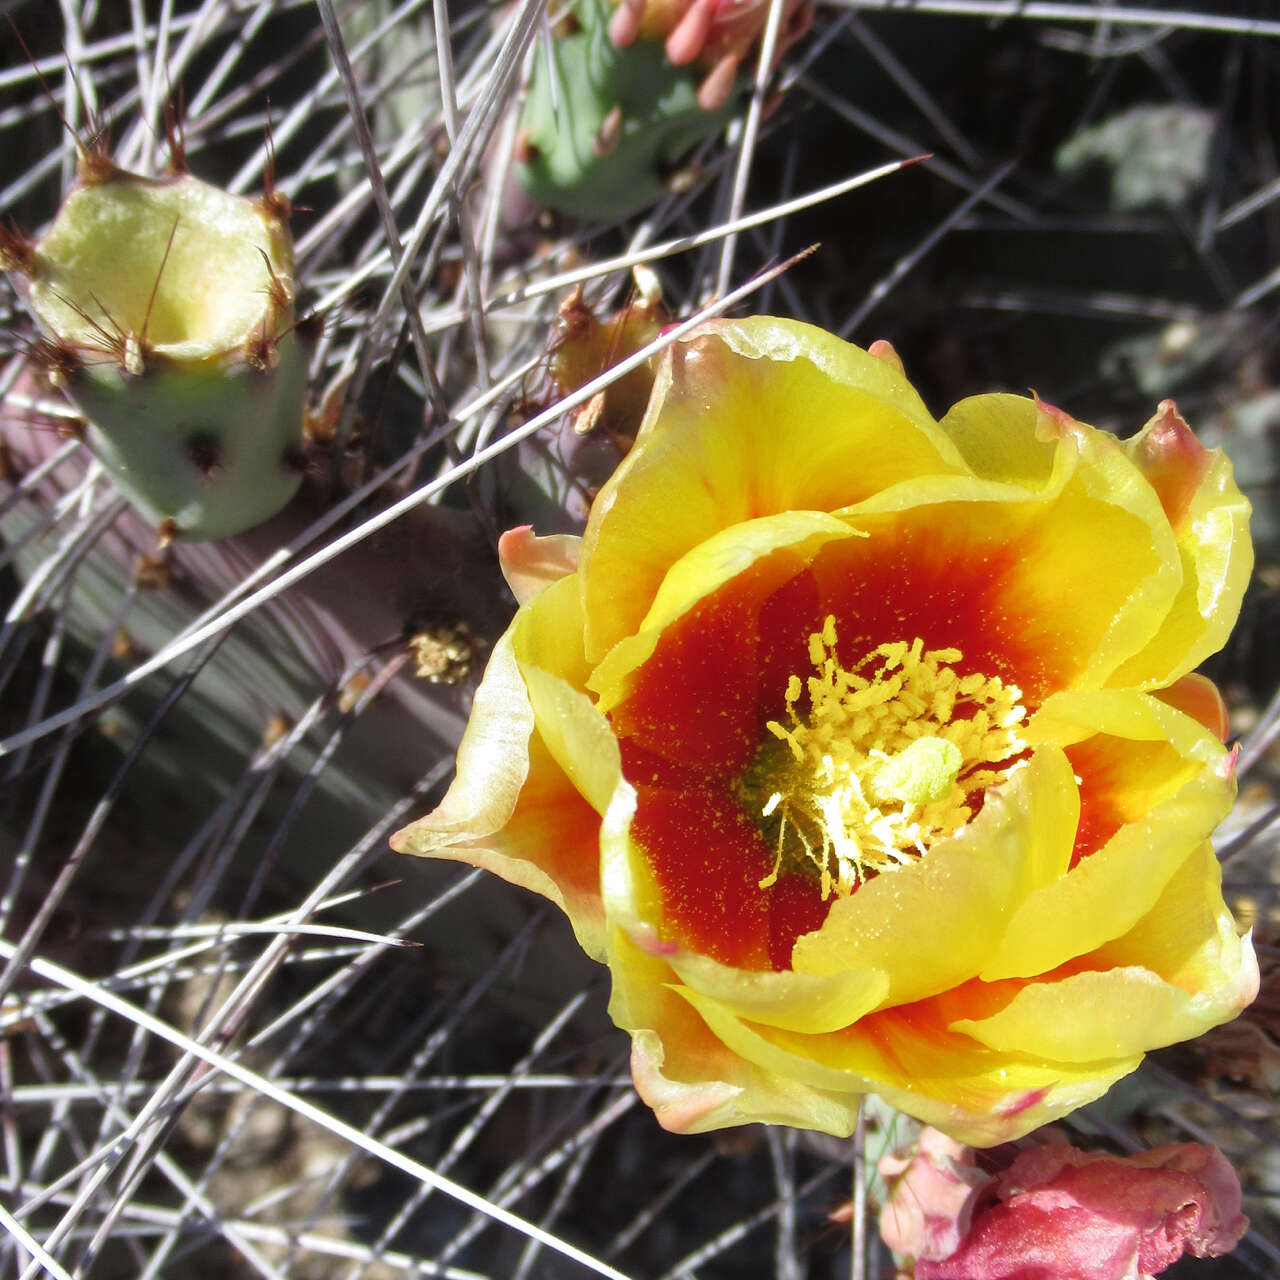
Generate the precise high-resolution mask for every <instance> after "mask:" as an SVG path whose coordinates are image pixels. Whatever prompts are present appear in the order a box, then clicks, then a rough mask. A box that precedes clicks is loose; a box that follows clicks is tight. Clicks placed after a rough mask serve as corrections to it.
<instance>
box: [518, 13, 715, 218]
mask: <svg viewBox="0 0 1280 1280" xmlns="http://www.w3.org/2000/svg"><path fill="white" fill-rule="evenodd" d="M612 12H613V9H612V8H611V7H610V6H609V5H606V4H603V3H601V0H578V2H577V3H576V4H575V5H574V7H573V17H574V19H575V21H576V28H575V29H574V30H572V31H571V32H569V33H568V34H565V35H560V36H558V37H555V38H553V39H552V40H551V41H549V42H548V47H547V48H546V50H545V56H544V53H543V51H539V54H538V55H537V57H536V59H535V63H534V73H533V79H532V83H531V84H530V86H529V96H528V98H527V100H526V102H525V105H524V111H523V114H522V116H521V121H520V124H521V132H520V151H519V155H518V157H517V166H516V175H517V177H518V179H519V181H520V184H521V186H523V187H524V189H525V190H526V191H527V192H528V193H529V195H530V196H531V197H532V198H533V199H534V200H536V201H537V202H538V203H539V204H541V205H544V206H546V207H547V208H551V209H557V210H559V211H560V212H562V213H568V214H573V215H575V216H577V217H583V218H593V219H597V218H604V219H608V218H617V217H621V216H623V215H625V214H627V213H629V212H631V211H633V210H634V209H637V208H639V207H640V206H642V205H644V204H647V203H650V202H651V201H653V200H656V199H657V198H658V197H659V196H661V195H662V193H663V191H664V179H665V178H666V177H667V176H668V175H669V173H671V172H672V171H673V170H675V169H676V168H677V166H678V164H679V162H680V161H681V160H682V159H683V158H684V156H685V155H686V154H687V153H688V151H689V150H690V148H691V147H693V146H694V144H695V143H697V142H698V141H700V140H701V139H702V138H704V137H706V136H707V135H708V134H711V133H714V132H716V131H717V130H718V129H721V128H723V127H724V125H725V124H726V122H727V121H728V120H729V118H730V117H731V115H732V114H733V111H734V108H735V102H734V96H735V95H730V100H729V102H728V103H726V104H725V105H724V106H723V107H721V108H720V109H719V110H716V111H705V110H703V108H702V107H701V106H699V104H698V85H699V80H700V78H701V77H700V74H699V72H698V71H697V69H696V68H693V67H688V66H681V67H676V66H673V65H672V64H671V63H670V61H669V60H668V58H667V55H666V53H665V52H664V50H663V47H662V45H660V44H658V43H656V42H653V41H648V40H638V41H636V42H635V43H634V44H630V45H628V46H627V47H626V48H617V47H616V46H615V45H614V43H613V42H612V40H611V39H610V37H609V18H610V15H611V14H612Z"/></svg>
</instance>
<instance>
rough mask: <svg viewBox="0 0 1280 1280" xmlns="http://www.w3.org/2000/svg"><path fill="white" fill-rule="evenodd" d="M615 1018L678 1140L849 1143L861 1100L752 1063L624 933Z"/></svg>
mask: <svg viewBox="0 0 1280 1280" xmlns="http://www.w3.org/2000/svg"><path fill="white" fill-rule="evenodd" d="M609 967H610V969H611V971H612V973H613V999H612V1000H611V1001H610V1004H609V1016H610V1017H611V1018H612V1019H613V1021H614V1022H615V1023H616V1024H617V1025H618V1026H619V1027H622V1028H623V1029H624V1030H626V1031H629V1032H630V1033H631V1042H632V1047H631V1072H632V1076H633V1078H634V1080H635V1086H636V1092H638V1093H639V1094H640V1097H641V1098H642V1099H644V1101H645V1102H646V1103H648V1105H649V1106H650V1107H652V1108H653V1111H654V1114H655V1115H656V1116H657V1118H658V1122H659V1123H660V1124H661V1125H662V1127H663V1128H664V1129H669V1130H671V1131H672V1132H673V1133H705V1132H707V1131H708V1130H711V1129H721V1128H724V1127H726V1126H728V1125H736V1124H754V1123H760V1122H763V1123H765V1124H787V1125H793V1126H795V1127H796V1128H802V1129H818V1130H820V1131H822V1132H824V1133H834V1134H838V1135H840V1136H841V1137H847V1136H848V1135H849V1134H850V1133H852V1132H853V1127H854V1125H855V1124H856V1123H857V1119H858V1107H859V1104H860V1102H861V1098H860V1097H859V1095H857V1094H851V1093H848V1092H846V1091H844V1090H826V1089H820V1088H817V1089H815V1088H813V1087H811V1086H809V1085H807V1084H804V1083H803V1082H801V1081H798V1080H794V1079H788V1078H786V1077H785V1076H778V1075H775V1074H773V1073H772V1072H769V1071H766V1070H762V1069H761V1068H760V1067H757V1066H755V1065H753V1064H752V1063H750V1062H748V1061H746V1060H745V1059H744V1058H742V1057H741V1056H740V1055H739V1054H737V1053H735V1052H734V1051H733V1050H732V1049H731V1048H729V1047H728V1046H726V1045H725V1044H724V1042H723V1041H722V1040H720V1039H719V1038H717V1037H716V1036H715V1035H714V1034H713V1033H712V1032H711V1031H710V1029H709V1028H708V1027H707V1025H706V1023H704V1022H703V1021H702V1019H701V1018H699V1017H698V1015H697V1013H695V1012H694V1010H693V1009H692V1008H691V1007H690V1006H689V1004H688V1003H687V1002H686V1001H684V1000H682V999H680V997H679V996H678V995H677V994H676V993H675V991H674V990H673V989H672V983H673V981H674V980H675V975H674V974H673V973H672V971H671V969H670V968H669V967H668V966H667V965H666V963H665V962H664V961H663V960H662V959H660V958H658V957H655V956H652V955H649V954H647V953H646V952H645V951H644V950H642V949H641V948H640V947H638V946H637V945H636V944H635V943H634V942H633V941H632V940H631V939H630V938H629V937H628V936H627V935H626V934H625V933H624V932H623V931H622V930H617V931H615V932H614V933H613V934H612V935H611V937H610V943H609Z"/></svg>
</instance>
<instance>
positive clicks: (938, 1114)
mask: <svg viewBox="0 0 1280 1280" xmlns="http://www.w3.org/2000/svg"><path fill="white" fill-rule="evenodd" d="M678 990H679V994H680V995H682V996H683V997H684V998H685V999H686V1000H687V1001H688V1002H689V1003H690V1004H691V1005H692V1006H693V1007H694V1008H695V1009H696V1010H697V1011H698V1012H699V1014H701V1016H702V1018H703V1020H704V1021H705V1023H706V1024H707V1026H708V1027H710V1028H711V1030H712V1031H714V1033H715V1034H716V1036H717V1037H718V1038H719V1039H720V1040H721V1041H723V1042H724V1044H726V1045H727V1046H728V1047H729V1048H730V1049H732V1050H734V1051H735V1052H736V1053H738V1054H739V1055H741V1056H742V1057H743V1058H744V1059H745V1060H747V1061H749V1062H751V1063H753V1064H754V1065H756V1066H758V1067H759V1068H760V1069H761V1070H763V1071H766V1072H769V1073H770V1074H771V1075H772V1076H775V1077H778V1078H782V1079H791V1080H794V1081H797V1082H799V1083H800V1084H803V1085H807V1086H808V1087H810V1088H813V1089H820V1090H827V1091H830V1092H833V1093H838V1092H839V1091H840V1090H842V1089H848V1090H852V1091H855V1092H861V1093H876V1094H878V1095H879V1096H880V1097H882V1098H884V1099H885V1101H887V1102H889V1103H890V1104H891V1105H893V1106H895V1107H897V1108H898V1109H899V1110H901V1111H905V1112H906V1113H907V1114H908V1115H912V1116H915V1117H916V1118H917V1119H919V1120H923V1121H924V1122H925V1123H926V1124H931V1125H933V1126H934V1127H935V1128H937V1129H941V1130H942V1131H943V1132H944V1133H946V1134H949V1135H950V1136H951V1137H953V1138H956V1139H958V1140H959V1141H961V1142H966V1143H970V1144H972V1145H974V1146H993V1145H995V1144H996V1143H1000V1142H1011V1141H1013V1140H1014V1139H1016V1138H1019V1137H1021V1136H1022V1135H1023V1134H1025V1133H1029V1132H1030V1131H1031V1130H1032V1129H1035V1128H1038V1127H1039V1126H1040V1125H1042V1124H1047V1123H1049V1122H1050V1121H1052V1120H1054V1119H1057V1118H1058V1117H1059V1116H1063V1115H1066V1114H1067V1113H1068V1112H1070V1111H1073V1110H1075V1109H1076V1108H1077V1107H1079V1106H1083V1105H1084V1104H1085V1103H1086V1102H1091V1101H1093V1099H1095V1098H1097V1097H1100V1096H1101V1095H1102V1094H1103V1093H1104V1092H1106V1090H1107V1089H1108V1088H1110V1086H1111V1085H1112V1084H1114V1083H1115V1081H1116V1080H1118V1079H1120V1078H1121V1077H1123V1076H1125V1075H1127V1074H1128V1073H1129V1072H1130V1071H1132V1070H1133V1069H1134V1068H1135V1067H1136V1066H1137V1065H1138V1062H1139V1061H1140V1059H1139V1058H1137V1057H1131V1058H1125V1059H1112V1060H1108V1061H1102V1062H1093V1063H1087V1064H1080V1063H1076V1064H1073V1063H1065V1062H1064V1063H1059V1062H1047V1061H1045V1060H1044V1059H1032V1058H1026V1057H1023V1056H1020V1055H1018V1054H1010V1053H995V1052H993V1051H992V1050H990V1049H988V1048H986V1047H985V1046H983V1045H981V1044H979V1043H978V1042H977V1041H975V1040H973V1039H971V1038H970V1037H968V1036H965V1035H962V1034H959V1033H956V1032H952V1031H948V1030H947V1029H946V1028H945V1027H944V1026H941V1025H939V1024H936V1023H935V1024H929V1023H928V1022H927V1021H925V1020H924V1019H913V1018H912V1017H910V1016H907V1015H905V1014H902V1013H899V1012H898V1011H895V1010H890V1011H887V1012H885V1013H881V1014H875V1015H873V1016H872V1017H870V1018H865V1019H863V1020H862V1021H861V1022H859V1023H858V1024H857V1025H856V1026H854V1027H851V1028H849V1029H848V1030H847V1031H844V1032H840V1033H835V1034H831V1035H821V1036H804V1035H798V1034H796V1033H794V1032H789V1031H782V1030H778V1029H776V1028H771V1027H764V1026H761V1025H759V1024H753V1023H748V1022H746V1021H744V1020H742V1019H739V1018H735V1017H733V1016H732V1015H730V1014H729V1013H728V1012H727V1011H725V1010H724V1009H723V1008H722V1007H721V1006H719V1005H718V1004H716V1002H715V1001H712V1000H708V999H707V998H706V997H704V996H701V995H699V994H698V993H697V992H695V991H691V990H690V989H688V988H683V987H682V988H678ZM926 1005H927V1002H926ZM914 1008H920V1006H915V1007H914ZM809 1127H814V1128H816V1127H819V1126H817V1125H812V1126H809Z"/></svg>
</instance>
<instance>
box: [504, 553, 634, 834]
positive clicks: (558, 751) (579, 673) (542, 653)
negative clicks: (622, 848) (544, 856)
mask: <svg viewBox="0 0 1280 1280" xmlns="http://www.w3.org/2000/svg"><path fill="white" fill-rule="evenodd" d="M511 643H512V653H513V654H514V656H515V659H516V662H517V664H518V665H519V668H520V674H521V677H522V679H523V681H524V685H525V691H526V693H527V695H528V697H529V700H530V703H531V705H532V708H533V716H534V723H535V725H536V726H537V731H538V733H539V735H540V736H541V738H542V741H543V742H544V743H545V745H546V747H547V749H548V750H549V751H550V753H551V755H552V757H553V758H554V759H555V761H556V763H557V764H558V765H559V766H560V768H561V769H563V770H564V772H565V774H566V775H567V776H568V778H569V779H570V781H571V782H572V783H573V785H574V786H575V787H576V788H577V789H578V791H579V793H580V794H581V795H582V796H583V797H584V798H585V799H586V801H587V802H588V803H589V804H590V805H591V806H592V808H594V809H595V811H596V812H597V813H601V814H603V813H604V811H605V809H606V808H607V807H608V804H609V799H610V797H611V796H612V795H613V791H614V788H615V787H616V786H617V785H618V781H619V779H620V778H621V776H622V765H621V761H620V759H619V756H618V740H617V738H616V737H615V736H614V733H613V730H612V729H611V728H610V727H609V722H608V721H607V720H606V719H605V718H604V716H603V715H602V714H601V713H600V711H599V710H598V709H597V708H596V706H595V704H594V703H593V702H592V700H591V699H590V698H589V697H588V696H587V694H586V693H585V692H583V691H582V682H583V681H585V679H586V677H587V667H586V663H585V660H584V659H583V656H582V607H581V593H580V591H579V587H578V580H577V578H576V577H562V578H560V579H558V580H557V581H555V582H553V583H551V584H550V585H548V586H546V587H544V588H543V590H542V591H541V592H540V593H539V595H538V597H537V598H536V600H535V601H534V602H533V604H531V605H529V606H527V607H526V608H524V609H522V610H521V611H520V612H519V614H517V615H516V619H515V622H513V623H512V626H511ZM548 838H549V839H552V838H554V837H553V836H552V835H551V834H550V833H549V835H548Z"/></svg>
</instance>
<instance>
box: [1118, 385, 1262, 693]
mask: <svg viewBox="0 0 1280 1280" xmlns="http://www.w3.org/2000/svg"><path fill="white" fill-rule="evenodd" d="M1124 447H1125V450H1126V451H1127V452H1128V454H1129V456H1130V457H1131V458H1132V459H1133V460H1134V462H1135V463H1136V464H1137V466H1138V467H1139V468H1140V469H1141V470H1142V471H1143V473H1144V474H1145V475H1146V476H1147V477H1148V478H1149V480H1150V482H1151V483H1152V485H1153V487H1154V488H1155V489H1156V491H1157V493H1158V494H1159V495H1160V497H1161V500H1162V502H1164V504H1165V506H1166V509H1167V515H1168V518H1169V520H1170V522H1171V524H1172V526H1173V528H1174V532H1175V534H1176V536H1177V540H1178V554H1179V556H1180V558H1181V561H1182V572H1183V582H1182V589H1181V591H1180V592H1179V595H1178V598H1177V600H1176V601H1175V602H1174V604H1173V605H1172V607H1171V608H1170V610H1169V614H1168V616H1167V618H1166V620H1165V623H1164V625H1163V626H1162V627H1161V628H1160V631H1159V633H1158V634H1157V635H1156V636H1155V637H1154V638H1153V639H1152V640H1151V642H1150V644H1148V645H1147V647H1146V648H1145V649H1144V650H1143V651H1142V652H1141V653H1139V654H1137V655H1136V656H1134V657H1133V658H1132V659H1130V660H1129V661H1128V662H1127V663H1125V665H1124V666H1122V667H1121V668H1120V669H1119V671H1117V672H1116V673H1115V674H1114V675H1113V676H1112V680H1111V682H1112V683H1113V684H1117V685H1121V684H1131V685H1138V686H1141V687H1143V688H1153V687H1160V686H1162V685H1168V684H1172V683H1173V682H1174V681H1175V680H1176V679H1177V678H1178V677H1179V676H1181V675H1184V674H1186V673H1187V672H1188V671H1190V670H1191V669H1192V668H1193V667H1195V666H1197V665H1198V664H1199V663H1201V662H1203V661H1204V659H1205V658H1207V657H1208V656H1209V655H1210V654H1211V653H1216V652H1217V651H1218V650H1219V649H1220V648H1221V647H1222V646H1223V644H1225V643H1226V639H1227V636H1228V635H1230V633H1231V628H1232V627H1233V626H1234V625H1235V620H1236V615H1237V614H1238V613H1239V611H1240V602H1241V600H1242V599H1243V598H1244V590H1245V587H1247V586H1248V585H1249V576H1250V574H1251V573H1252V571H1253V544H1252V542H1251V541H1250V539H1249V512H1250V508H1249V503H1248V501H1247V500H1246V499H1245V498H1244V496H1243V495H1242V494H1241V493H1240V490H1239V488H1238V486H1237V485H1236V482H1235V477H1234V475H1233V474H1232V470H1231V463H1230V461H1229V459H1228V458H1227V456H1226V455H1225V454H1224V453H1223V452H1222V451H1221V450H1220V449H1212V450H1209V449H1205V448H1204V447H1203V446H1201V444H1200V443H1199V442H1198V441H1197V440H1196V438H1195V436H1194V435H1193V434H1192V433H1191V430H1190V428H1189V427H1188V426H1187V424H1186V423H1185V422H1184V421H1183V420H1182V418H1181V416H1180V415H1179V414H1178V411H1177V408H1176V406H1175V405H1174V403H1173V401H1172V400H1165V401H1164V402H1163V403H1162V404H1161V405H1160V408H1159V409H1158V410H1157V412H1156V414H1155V416H1154V417H1153V418H1152V419H1151V421H1150V422H1148V423H1147V425H1146V426H1145V427H1143V429H1142V430H1141V431H1140V432H1139V433H1138V434H1137V435H1136V436H1134V437H1133V439H1132V440H1129V441H1127V442H1126V444H1125V446H1124Z"/></svg>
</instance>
